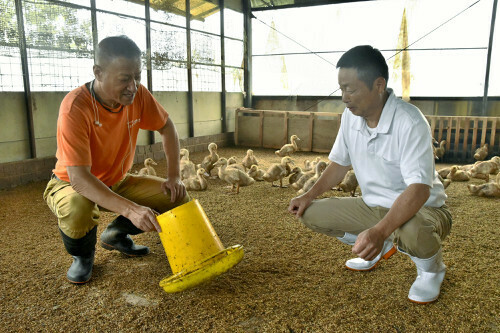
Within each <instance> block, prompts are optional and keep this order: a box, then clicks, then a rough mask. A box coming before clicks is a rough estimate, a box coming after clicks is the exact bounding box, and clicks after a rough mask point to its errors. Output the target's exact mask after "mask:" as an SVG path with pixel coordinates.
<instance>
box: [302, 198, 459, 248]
mask: <svg viewBox="0 0 500 333" xmlns="http://www.w3.org/2000/svg"><path fill="white" fill-rule="evenodd" d="M388 211H389V209H388V208H384V207H369V206H367V205H366V204H365V203H364V201H363V199H362V198H361V197H357V198H326V199H319V200H314V201H313V202H312V204H311V205H310V206H309V207H308V208H307V209H306V211H305V212H304V214H303V215H302V217H301V219H300V220H301V222H302V223H304V224H305V225H306V226H307V227H309V228H311V229H312V230H314V231H316V232H320V233H323V234H326V235H329V236H333V237H343V236H344V233H346V232H347V233H350V234H354V235H358V234H359V233H360V232H362V231H364V230H366V229H369V228H371V227H373V226H374V225H375V224H377V223H378V222H379V221H380V220H381V219H382V218H383V217H384V216H385V214H387V212H388ZM451 224H452V219H451V214H450V212H449V211H448V209H447V207H446V206H442V207H439V208H432V207H422V208H421V209H420V210H419V211H418V213H417V214H416V215H415V216H413V217H412V218H411V219H410V220H408V221H407V222H406V223H405V224H403V225H402V226H401V227H399V228H398V229H396V230H395V231H394V232H393V234H392V237H393V238H394V241H395V242H396V244H397V245H398V247H399V248H400V249H401V250H403V251H405V252H407V253H408V254H410V255H411V256H415V257H418V258H430V257H432V256H433V255H434V254H436V253H437V251H438V250H439V249H440V248H441V241H442V240H444V239H445V237H446V236H447V235H448V234H449V233H450V229H451Z"/></svg>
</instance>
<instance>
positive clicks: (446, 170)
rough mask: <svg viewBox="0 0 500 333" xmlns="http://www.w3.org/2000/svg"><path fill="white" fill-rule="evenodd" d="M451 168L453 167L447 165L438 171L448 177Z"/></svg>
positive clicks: (442, 175)
mask: <svg viewBox="0 0 500 333" xmlns="http://www.w3.org/2000/svg"><path fill="white" fill-rule="evenodd" d="M450 170H451V167H445V168H441V169H439V170H438V171H437V172H438V174H439V175H440V176H441V177H443V178H446V177H448V175H449V173H450Z"/></svg>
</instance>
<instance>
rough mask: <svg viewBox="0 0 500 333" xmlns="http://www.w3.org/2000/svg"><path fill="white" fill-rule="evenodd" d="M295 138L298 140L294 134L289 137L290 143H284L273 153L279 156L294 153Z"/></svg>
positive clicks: (295, 149)
mask: <svg viewBox="0 0 500 333" xmlns="http://www.w3.org/2000/svg"><path fill="white" fill-rule="evenodd" d="M297 140H299V141H300V139H299V137H298V136H296V135H295V134H294V135H292V136H291V137H290V143H288V144H286V145H284V146H283V147H281V149H280V150H276V151H275V152H274V153H275V154H276V155H278V156H280V157H284V156H290V155H291V154H293V153H295V152H296V151H297V149H298V146H297V142H296V141H297Z"/></svg>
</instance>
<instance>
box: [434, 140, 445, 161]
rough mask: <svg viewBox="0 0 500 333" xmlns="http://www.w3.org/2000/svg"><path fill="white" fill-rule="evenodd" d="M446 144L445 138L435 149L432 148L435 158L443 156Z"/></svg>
mask: <svg viewBox="0 0 500 333" xmlns="http://www.w3.org/2000/svg"><path fill="white" fill-rule="evenodd" d="M445 145H446V140H443V141H441V142H440V143H439V147H437V148H436V149H435V150H434V155H435V157H436V160H439V159H440V158H443V156H444V153H445V151H446V149H445V147H444V146H445Z"/></svg>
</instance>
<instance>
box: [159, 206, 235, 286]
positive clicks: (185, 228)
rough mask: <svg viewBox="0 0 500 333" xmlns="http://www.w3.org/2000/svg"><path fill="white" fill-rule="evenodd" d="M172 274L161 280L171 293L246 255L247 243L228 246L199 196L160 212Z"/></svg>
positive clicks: (219, 270)
mask: <svg viewBox="0 0 500 333" xmlns="http://www.w3.org/2000/svg"><path fill="white" fill-rule="evenodd" d="M157 220H158V223H159V224H160V227H161V230H162V231H161V232H160V233H159V235H160V239H161V242H162V244H163V247H164V248H165V252H166V254H167V258H168V262H169V264H170V267H171V268H172V273H173V274H172V275H171V276H169V277H167V278H165V279H163V280H161V281H160V286H161V287H162V288H163V289H164V290H165V291H166V292H167V293H174V292H178V291H183V290H186V289H188V288H191V287H194V286H196V285H198V284H200V283H202V282H204V281H207V280H209V279H211V278H214V277H216V276H218V275H220V274H222V273H224V272H226V271H227V270H229V269H230V268H231V267H233V266H234V265H236V264H237V263H239V262H240V261H241V259H243V247H242V246H241V245H234V246H231V247H228V248H227V249H224V246H223V245H222V243H221V241H220V239H219V237H218V236H217V233H216V232H215V230H214V228H213V227H212V225H211V224H210V221H209V220H208V217H207V215H206V214H205V212H204V211H203V208H202V207H201V205H200V203H199V202H198V200H196V199H194V200H191V201H189V202H188V203H185V204H183V205H181V206H178V207H176V208H174V209H172V210H169V211H168V212H165V213H163V214H161V215H159V216H157Z"/></svg>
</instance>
